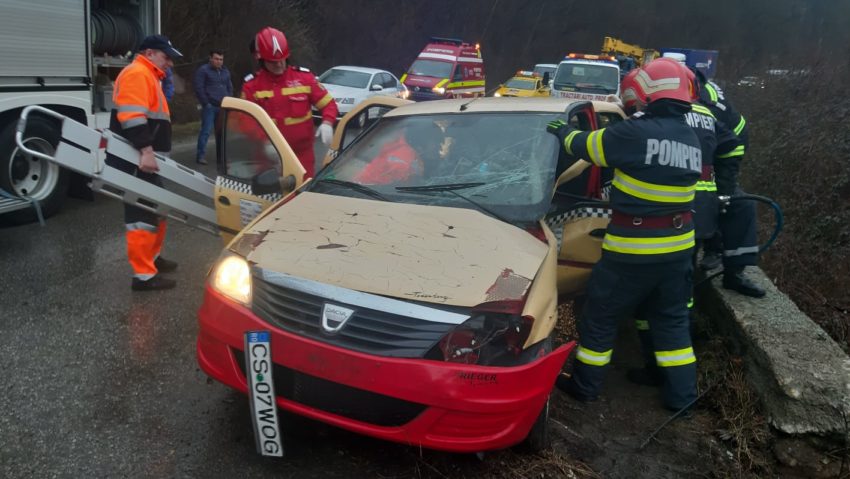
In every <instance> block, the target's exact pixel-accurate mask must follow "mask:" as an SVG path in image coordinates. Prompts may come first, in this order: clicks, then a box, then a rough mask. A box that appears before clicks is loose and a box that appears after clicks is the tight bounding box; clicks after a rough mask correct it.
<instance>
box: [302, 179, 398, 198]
mask: <svg viewBox="0 0 850 479" xmlns="http://www.w3.org/2000/svg"><path fill="white" fill-rule="evenodd" d="M319 183H330V184H332V185H337V186H344V187H346V188H349V189H352V190H354V191H357V192H360V193H363V194H364V195H366V196H371V197H372V198H375V199H376V200H381V201H390V199H389V198H387V197H386V196H384V195H382V194H381V193H379V192H377V191H375V190H373V189H372V188H369V187H368V186H366V185H361V184H360V183H355V182H353V181H345V180H337V179H336V178H322V179H319V180H313V184H314V185H315V184H319Z"/></svg>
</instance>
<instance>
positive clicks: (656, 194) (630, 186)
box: [588, 130, 696, 203]
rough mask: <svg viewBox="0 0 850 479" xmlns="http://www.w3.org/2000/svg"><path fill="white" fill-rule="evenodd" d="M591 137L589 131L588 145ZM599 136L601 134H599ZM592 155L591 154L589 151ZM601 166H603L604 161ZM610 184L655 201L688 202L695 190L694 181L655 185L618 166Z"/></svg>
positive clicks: (627, 192)
mask: <svg viewBox="0 0 850 479" xmlns="http://www.w3.org/2000/svg"><path fill="white" fill-rule="evenodd" d="M600 131H603V130H600ZM594 133H595V132H594ZM592 137H593V134H592V133H591V135H590V137H588V146H589V143H590V138H592ZM599 137H600V138H601V137H602V135H599ZM600 143H601V142H600ZM600 146H601V144H600ZM588 150H590V148H588ZM592 156H593V154H592V152H591V157H592ZM603 160H604V157H603ZM602 166H605V165H604V163H603V164H602ZM612 184H613V185H614V187H615V188H617V189H618V190H620V191H622V192H623V193H626V194H627V195H631V196H634V197H635V198H640V199H642V200H649V201H657V202H659V203H690V202H691V201H693V200H694V191H695V190H696V183H695V184H693V185H691V186H669V185H657V184H654V183H648V182H646V181H641V180H639V179H637V178H633V177H631V176H629V175H627V174H626V173H624V172H623V170H621V169H619V168H617V169H615V170H614V181H613V182H612Z"/></svg>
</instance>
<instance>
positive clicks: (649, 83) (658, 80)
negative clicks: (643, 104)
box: [634, 58, 695, 103]
mask: <svg viewBox="0 0 850 479" xmlns="http://www.w3.org/2000/svg"><path fill="white" fill-rule="evenodd" d="M692 78H693V74H692V73H690V72H689V71H688V69H687V68H685V67H684V66H682V65H680V64H679V63H678V62H676V60H673V59H670V58H659V59H657V60H653V61H651V62H650V63H649V64H648V65H646V66H645V67H643V68H641V69H640V70H638V72H637V74H636V75H635V77H634V80H635V83H636V84H638V85H639V86H640V89H641V90H642V91H643V94H644V98H646V101H647V102H649V103H652V102H654V101H658V100H662V99H665V98H667V99H670V100H679V101H683V102H687V103H691V102H692V101H693V100H694V98H695V88H694V81H693V80H692Z"/></svg>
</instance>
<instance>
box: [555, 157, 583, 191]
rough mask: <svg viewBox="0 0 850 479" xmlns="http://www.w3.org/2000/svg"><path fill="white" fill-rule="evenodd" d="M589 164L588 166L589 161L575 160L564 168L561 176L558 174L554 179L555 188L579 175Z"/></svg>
mask: <svg viewBox="0 0 850 479" xmlns="http://www.w3.org/2000/svg"><path fill="white" fill-rule="evenodd" d="M589 166H590V162H589V161H586V160H577V161H576V162H575V163H573V164H572V165H570V167H569V168H567V169H566V170H564V172H563V173H561V176H559V177H558V179H557V180H556V181H555V189H556V190H557V189H558V187H560V186H561V185H563V184H564V183H566V182H568V181H570V180H572V179H573V178H575V177H577V176H578V175H580V174H581V173H582V172H583V171H584V170H586V169H587V168H588V167H589Z"/></svg>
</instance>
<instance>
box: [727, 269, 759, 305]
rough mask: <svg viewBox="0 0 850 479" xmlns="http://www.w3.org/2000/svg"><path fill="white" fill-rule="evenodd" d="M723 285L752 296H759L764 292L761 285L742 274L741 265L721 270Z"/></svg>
mask: <svg viewBox="0 0 850 479" xmlns="http://www.w3.org/2000/svg"><path fill="white" fill-rule="evenodd" d="M723 287H724V288H726V289H731V290H732V291H737V292H739V293H741V294H743V295H744V296H750V297H753V298H761V297H764V295H765V294H766V292H765V290H764V289H763V288H762V287H760V286H759V285H757V284H755V283H753V282H752V281H750V279H749V278H747V277H746V276H744V267H743V266H730V267H728V268H727V269H726V271H724V272H723Z"/></svg>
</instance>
